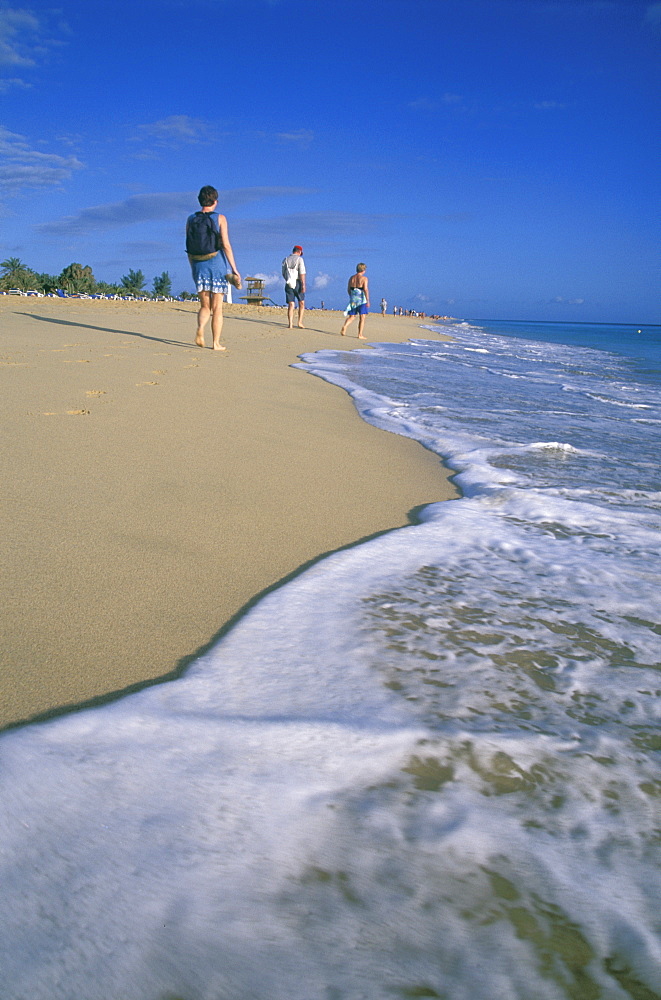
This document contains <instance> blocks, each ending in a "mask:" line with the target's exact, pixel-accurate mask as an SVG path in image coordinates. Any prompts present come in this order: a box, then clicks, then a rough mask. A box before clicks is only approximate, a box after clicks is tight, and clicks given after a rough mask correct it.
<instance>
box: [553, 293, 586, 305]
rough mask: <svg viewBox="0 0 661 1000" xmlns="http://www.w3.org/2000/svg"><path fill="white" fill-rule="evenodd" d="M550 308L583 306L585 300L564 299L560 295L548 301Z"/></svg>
mask: <svg viewBox="0 0 661 1000" xmlns="http://www.w3.org/2000/svg"><path fill="white" fill-rule="evenodd" d="M549 305H550V306H583V305H585V299H564V298H563V297H562V296H561V295H556V296H555V298H553V299H550V300H549Z"/></svg>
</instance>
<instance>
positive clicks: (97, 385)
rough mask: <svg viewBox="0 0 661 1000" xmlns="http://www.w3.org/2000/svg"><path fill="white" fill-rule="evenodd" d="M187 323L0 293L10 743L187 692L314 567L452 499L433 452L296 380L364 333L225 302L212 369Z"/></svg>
mask: <svg viewBox="0 0 661 1000" xmlns="http://www.w3.org/2000/svg"><path fill="white" fill-rule="evenodd" d="M195 311H196V306H195V303H178V302H176V303H125V302H105V301H101V302H98V301H87V300H67V301H64V300H57V299H37V298H14V297H12V298H9V297H7V296H0V369H1V372H0V374H1V377H2V381H3V383H4V385H3V391H2V396H1V399H2V402H1V404H0V406H1V407H2V423H3V430H4V433H3V442H2V458H3V468H4V470H5V475H4V479H3V486H2V489H1V491H0V510H1V512H2V518H3V526H2V550H3V567H4V569H3V573H2V578H1V579H2V582H1V583H0V602H1V605H2V609H3V617H4V628H3V630H2V638H1V639H0V662H1V664H2V670H1V672H0V726H3V725H8V724H12V723H16V722H19V721H22V720H26V719H30V718H35V717H38V716H39V715H40V714H43V713H49V712H52V711H55V710H59V709H62V708H65V707H68V706H72V705H76V704H82V703H85V702H89V701H92V700H94V699H95V698H99V697H102V696H107V695H108V694H110V693H112V692H118V691H121V690H125V689H127V688H128V689H130V688H131V686H133V685H136V684H140V683H144V682H146V681H149V680H151V679H155V678H162V677H164V676H175V675H176V672H177V671H178V670H180V669H181V668H182V667H183V666H185V665H186V663H187V662H190V660H191V659H192V658H194V657H195V656H196V655H199V653H200V652H202V651H203V649H204V648H205V647H206V646H207V645H208V644H209V643H210V642H212V641H213V640H214V638H217V637H218V635H219V632H220V631H222V629H223V628H225V627H227V624H228V623H229V622H230V621H231V620H232V619H233V618H234V616H236V615H237V614H239V613H240V612H241V610H242V609H245V607H246V605H247V604H248V603H249V602H251V601H252V600H253V599H254V598H256V596H257V595H259V594H260V592H263V591H264V590H265V589H266V588H269V587H272V586H273V585H275V584H276V583H277V582H278V581H281V580H283V578H286V577H287V576H288V575H289V574H292V573H294V572H295V571H297V570H298V569H299V568H300V567H302V566H303V565H305V564H306V563H307V562H308V561H309V560H313V559H314V558H315V557H318V556H319V555H320V554H322V553H327V552H330V551H332V550H334V549H337V548H339V547H341V546H344V545H347V544H350V543H352V542H355V541H357V540H359V539H361V538H364V537H367V536H370V535H372V534H375V533H376V532H380V531H384V530H386V529H390V528H394V527H398V526H400V525H404V524H407V523H409V518H408V516H407V515H408V512H410V511H411V510H412V509H413V508H415V507H416V506H418V505H421V504H425V503H429V502H431V501H436V500H442V499H447V498H451V497H454V496H456V491H455V490H454V488H453V486H452V485H451V483H450V482H449V481H448V478H447V473H446V472H445V470H444V469H443V468H442V466H441V464H440V462H439V460H438V458H437V457H436V456H434V455H432V454H431V453H430V452H428V451H425V449H424V448H422V447H421V446H420V445H418V444H416V443H415V442H412V441H410V440H407V439H405V438H401V437H398V436H396V435H393V434H388V433H386V432H384V431H380V430H377V429H375V428H373V427H370V426H369V425H367V424H366V423H364V422H363V421H362V420H361V419H360V417H359V416H358V415H357V413H356V411H355V409H354V406H353V403H352V402H351V400H350V398H349V396H348V395H347V394H346V393H344V392H342V390H340V389H337V388H336V387H333V386H330V385H328V384H327V383H325V382H323V381H322V380H321V379H318V378H315V377H313V376H311V375H309V374H307V373H306V372H302V371H299V370H296V369H293V368H291V367H289V366H290V365H291V364H292V363H294V362H295V361H296V360H297V356H298V355H299V354H301V353H304V352H308V351H316V350H320V349H325V348H333V349H339V348H347V349H350V348H355V347H365V344H364V343H363V342H362V341H357V340H356V339H355V334H356V329H357V324H356V323H354V324H353V326H352V327H350V329H349V333H350V334H351V337H346V338H340V337H339V335H338V332H339V328H340V326H341V322H342V316H341V314H340V313H337V312H335V313H333V312H325V313H322V312H319V311H311V312H310V311H309V312H308V313H307V314H306V323H307V325H308V329H307V330H294V331H289V330H287V329H286V314H285V311H284V310H277V309H268V308H256V307H252V306H251V307H249V306H241V305H237V306H229V307H226V320H225V328H224V331H223V341H224V343H225V344H226V345H227V347H228V350H227V352H225V353H222V354H220V353H215V352H213V351H211V350H201V349H199V348H197V347H195V346H194V345H193V343H192V340H193V335H194V329H195ZM365 332H366V335H367V337H368V341H369V340H370V339H371V340H373V341H386V340H392V341H403V340H406V339H408V338H409V337H411V336H420V335H421V334H420V331H419V328H418V322H417V321H416V320H411V319H400V318H395V317H385V318H384V317H381V316H378V315H371V316H370V317H369V319H368V321H367V325H366V329H365ZM428 335H429V334H428V333H427V332H425V334H424V336H428ZM429 336H431V335H429ZM207 343H209V335H208V337H207Z"/></svg>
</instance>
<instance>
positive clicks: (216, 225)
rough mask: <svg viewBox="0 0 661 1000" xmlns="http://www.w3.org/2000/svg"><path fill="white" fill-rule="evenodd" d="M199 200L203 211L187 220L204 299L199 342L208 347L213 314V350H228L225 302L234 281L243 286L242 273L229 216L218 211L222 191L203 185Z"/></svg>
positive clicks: (197, 281) (193, 263)
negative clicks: (224, 340) (222, 338)
mask: <svg viewBox="0 0 661 1000" xmlns="http://www.w3.org/2000/svg"><path fill="white" fill-rule="evenodd" d="M197 200H198V201H199V203H200V209H201V210H200V211H199V212H194V213H193V215H189V217H188V219H187V220H186V251H187V252H188V260H189V261H190V266H191V271H192V273H193V281H194V282H195V288H196V289H197V294H198V298H199V300H200V308H199V311H198V314H197V332H196V334H195V343H196V344H197V346H198V347H204V328H205V327H206V325H207V323H208V322H209V317H211V339H212V349H213V350H214V351H224V350H226V348H225V347H223V345H222V344H221V343H220V335H221V333H222V330H223V301H224V299H225V296H226V295H227V290H228V287H229V283H230V281H231V283H232V284H233V285H235V287H236V288H240V287H241V275H240V274H239V272H238V270H237V267H236V263H235V261H234V253H233V251H232V244H231V243H230V238H229V232H228V229H227V219H226V218H225V216H224V215H219V214H218V212H217V211H216V208H217V206H218V192H217V191H216V189H215V188H214V187H211V186H210V185H206V186H205V187H203V188H200V193H199V194H198V196H197ZM228 268H229V271H230V272H231V273H229V274H228V273H227V271H228Z"/></svg>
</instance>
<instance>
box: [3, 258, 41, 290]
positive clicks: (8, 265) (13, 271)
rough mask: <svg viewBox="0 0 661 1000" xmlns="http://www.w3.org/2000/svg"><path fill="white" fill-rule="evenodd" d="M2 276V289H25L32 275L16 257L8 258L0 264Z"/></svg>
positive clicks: (32, 278) (32, 277)
mask: <svg viewBox="0 0 661 1000" xmlns="http://www.w3.org/2000/svg"><path fill="white" fill-rule="evenodd" d="M0 267H1V268H2V275H0V282H1V283H2V286H3V288H27V287H28V285H29V284H30V281H32V280H34V274H33V273H32V271H31V270H30V268H29V267H26V265H25V264H24V263H23V261H22V260H20V259H19V258H18V257H8V258H7V260H3V261H2V262H1V263H0Z"/></svg>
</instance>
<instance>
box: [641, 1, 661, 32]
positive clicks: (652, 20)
mask: <svg viewBox="0 0 661 1000" xmlns="http://www.w3.org/2000/svg"><path fill="white" fill-rule="evenodd" d="M645 20H646V21H647V23H648V24H653V25H654V27H655V28H661V3H651V4H648V7H647V10H646V11H645Z"/></svg>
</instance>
